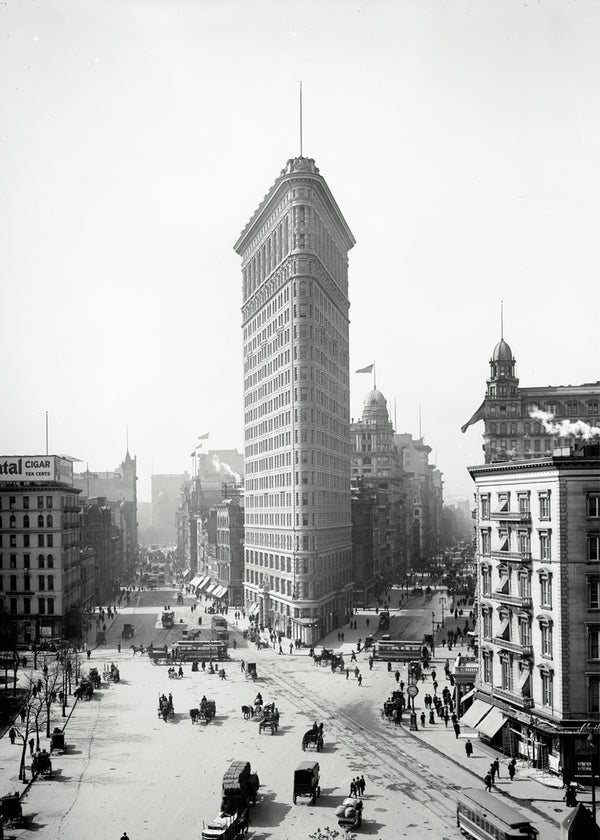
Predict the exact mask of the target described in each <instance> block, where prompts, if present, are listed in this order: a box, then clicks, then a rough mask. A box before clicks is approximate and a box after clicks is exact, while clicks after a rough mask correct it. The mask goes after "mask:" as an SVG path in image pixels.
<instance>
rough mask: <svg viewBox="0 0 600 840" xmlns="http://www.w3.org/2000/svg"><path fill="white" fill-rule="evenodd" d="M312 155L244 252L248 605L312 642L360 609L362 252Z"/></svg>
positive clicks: (264, 210)
mask: <svg viewBox="0 0 600 840" xmlns="http://www.w3.org/2000/svg"><path fill="white" fill-rule="evenodd" d="M353 245H354V237H353V236H352V233H351V231H350V229H349V227H348V225H347V224H346V222H345V220H344V218H343V216H342V214H341V212H340V210H339V208H338V206H337V204H336V202H335V199H334V198H333V195H332V194H331V192H330V190H329V187H328V186H327V184H326V182H325V180H324V179H323V178H322V176H321V175H320V174H319V170H318V168H317V167H316V166H315V163H314V161H313V160H312V159H310V158H304V157H298V158H293V159H291V160H289V161H288V163H287V165H286V167H285V169H283V170H282V172H281V174H280V176H279V177H278V178H277V180H276V181H275V184H274V185H273V187H272V188H271V189H270V191H269V192H268V194H267V195H266V196H265V198H264V199H263V201H262V202H261V203H260V205H259V207H258V209H257V210H256V212H255V213H254V215H253V216H252V218H251V219H250V221H249V223H248V224H247V226H246V228H245V229H244V231H243V232H242V234H241V236H240V237H239V239H238V241H237V242H236V244H235V251H236V252H237V253H238V254H239V255H240V257H241V259H242V319H243V324H242V326H243V358H244V430H245V448H244V472H245V558H244V560H245V570H244V574H245V580H244V590H245V595H244V597H245V606H246V608H247V610H248V611H250V612H251V614H252V615H257V616H258V619H259V621H260V623H261V624H264V625H267V626H269V627H272V628H273V629H275V630H277V631H278V632H280V633H284V634H286V635H287V636H288V637H290V638H294V639H301V640H302V641H303V642H307V643H312V642H314V641H316V640H317V639H318V638H320V637H322V636H323V635H325V634H327V633H328V632H330V631H331V630H332V629H334V628H335V627H338V626H340V625H341V624H343V623H344V621H345V620H346V618H347V616H348V614H349V612H350V610H351V606H352V546H351V517H350V452H349V446H348V440H349V414H350V406H349V369H348V360H349V356H348V308H349V301H348V251H349V250H350V249H351V248H352V247H353Z"/></svg>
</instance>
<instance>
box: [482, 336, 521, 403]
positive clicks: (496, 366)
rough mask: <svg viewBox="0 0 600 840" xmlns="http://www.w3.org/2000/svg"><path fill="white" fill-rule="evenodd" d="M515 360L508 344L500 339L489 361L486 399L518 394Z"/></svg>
mask: <svg viewBox="0 0 600 840" xmlns="http://www.w3.org/2000/svg"><path fill="white" fill-rule="evenodd" d="M516 363H517V360H516V359H515V358H514V356H513V354H512V350H511V349H510V346H509V345H508V343H507V342H506V341H505V340H504V338H501V339H500V341H499V342H498V344H496V346H495V347H494V352H493V353H492V358H491V359H490V376H489V379H488V380H487V391H486V395H487V396H488V397H514V396H516V395H517V393H518V388H519V380H518V378H517V376H516V374H515V365H516Z"/></svg>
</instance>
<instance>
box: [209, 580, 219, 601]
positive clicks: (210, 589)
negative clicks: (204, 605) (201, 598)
mask: <svg viewBox="0 0 600 840" xmlns="http://www.w3.org/2000/svg"><path fill="white" fill-rule="evenodd" d="M218 586H219V584H218V583H211V585H210V586H209V587H208V589H207V590H206V594H207V595H208V597H209V598H212V596H213V595H214V592H215V589H217V588H218Z"/></svg>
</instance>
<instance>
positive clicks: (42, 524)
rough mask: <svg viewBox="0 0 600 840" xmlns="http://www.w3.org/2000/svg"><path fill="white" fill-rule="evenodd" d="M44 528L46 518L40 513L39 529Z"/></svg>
mask: <svg viewBox="0 0 600 840" xmlns="http://www.w3.org/2000/svg"><path fill="white" fill-rule="evenodd" d="M43 527H44V517H43V516H42V514H41V513H40V514H39V515H38V528H43Z"/></svg>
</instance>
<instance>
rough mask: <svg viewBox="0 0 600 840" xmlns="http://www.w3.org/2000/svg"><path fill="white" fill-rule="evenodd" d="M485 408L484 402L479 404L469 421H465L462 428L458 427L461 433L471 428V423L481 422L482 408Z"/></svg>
mask: <svg viewBox="0 0 600 840" xmlns="http://www.w3.org/2000/svg"><path fill="white" fill-rule="evenodd" d="M484 406H485V400H484V401H483V402H482V403H481V405H480V406H479V408H478V409H477V411H476V412H475V414H474V415H473V416H472V417H471V419H470V420H467V422H466V423H465V425H464V426H461V427H460V430H461V432H462V433H463V435H464V433H465V432H466V431H467V429H468V428H469V426H472V425H473V423H477V421H478V420H483V408H484Z"/></svg>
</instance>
